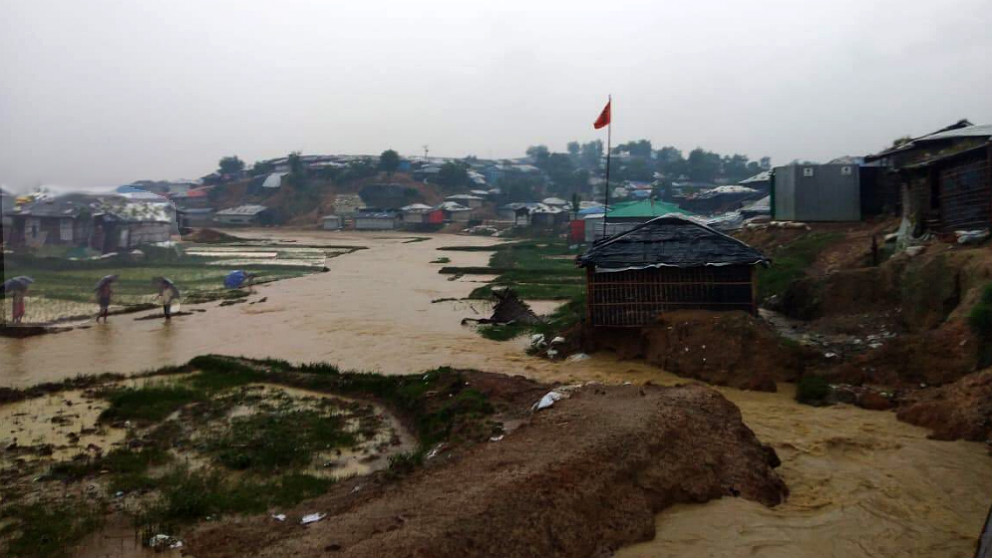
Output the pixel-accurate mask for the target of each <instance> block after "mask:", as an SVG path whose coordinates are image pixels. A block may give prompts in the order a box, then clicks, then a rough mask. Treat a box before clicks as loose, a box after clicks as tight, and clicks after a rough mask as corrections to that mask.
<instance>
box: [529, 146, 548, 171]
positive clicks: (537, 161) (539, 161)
mask: <svg viewBox="0 0 992 558" xmlns="http://www.w3.org/2000/svg"><path fill="white" fill-rule="evenodd" d="M527 156H528V157H530V158H531V159H533V160H534V165H535V166H537V167H538V168H541V169H543V168H544V167H545V165H546V164H547V162H548V157H550V156H551V151H549V150H548V146H546V145H532V146H530V147H528V148H527Z"/></svg>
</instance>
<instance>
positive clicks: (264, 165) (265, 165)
mask: <svg viewBox="0 0 992 558" xmlns="http://www.w3.org/2000/svg"><path fill="white" fill-rule="evenodd" d="M273 169H275V165H273V164H272V163H270V162H269V161H255V164H254V165H252V167H251V174H252V175H253V176H258V175H260V174H269V173H270V172H272V171H273Z"/></svg>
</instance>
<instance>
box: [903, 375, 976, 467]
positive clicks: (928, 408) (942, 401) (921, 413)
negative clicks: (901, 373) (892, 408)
mask: <svg viewBox="0 0 992 558" xmlns="http://www.w3.org/2000/svg"><path fill="white" fill-rule="evenodd" d="M898 416H899V420H902V421H905V422H908V423H910V424H915V425H917V426H922V427H924V428H929V429H930V430H932V431H933V434H932V436H933V438H935V439H937V440H971V441H973V442H987V443H989V444H992V369H986V370H983V371H981V372H975V373H974V374H969V375H967V376H965V377H964V378H961V379H960V380H958V381H956V382H954V383H952V384H948V385H946V386H941V387H938V388H931V389H924V390H920V391H917V392H915V393H913V394H911V395H910V397H909V398H908V400H907V401H904V402H902V408H900V409H899V413H898ZM990 451H992V447H990Z"/></svg>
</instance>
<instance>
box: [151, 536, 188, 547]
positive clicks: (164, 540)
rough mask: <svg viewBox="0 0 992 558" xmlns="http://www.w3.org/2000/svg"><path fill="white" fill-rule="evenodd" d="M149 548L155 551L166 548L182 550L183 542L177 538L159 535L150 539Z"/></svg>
mask: <svg viewBox="0 0 992 558" xmlns="http://www.w3.org/2000/svg"><path fill="white" fill-rule="evenodd" d="M148 546H149V548H152V549H154V550H157V551H161V550H165V549H166V548H182V547H183V541H181V540H179V539H177V538H176V537H170V536H169V535H162V534H159V535H155V536H154V537H152V538H150V539H148Z"/></svg>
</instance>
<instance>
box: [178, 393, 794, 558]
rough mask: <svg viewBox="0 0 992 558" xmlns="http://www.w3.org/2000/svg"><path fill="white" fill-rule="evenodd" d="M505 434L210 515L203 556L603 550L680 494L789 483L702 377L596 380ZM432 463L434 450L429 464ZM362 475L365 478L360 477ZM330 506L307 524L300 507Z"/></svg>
mask: <svg viewBox="0 0 992 558" xmlns="http://www.w3.org/2000/svg"><path fill="white" fill-rule="evenodd" d="M571 394H572V395H571V397H570V398H569V399H564V400H561V401H558V402H557V403H556V404H555V405H554V406H553V407H551V408H550V409H546V410H543V411H539V412H537V413H536V414H535V415H534V416H533V417H532V418H531V419H530V420H529V421H528V422H527V423H525V424H523V425H521V426H520V427H518V428H517V429H516V430H513V431H512V432H510V433H509V434H506V435H505V437H504V438H503V439H502V440H500V441H498V442H489V443H483V444H480V445H476V446H474V447H472V448H470V449H467V450H465V451H464V453H462V454H457V453H456V454H455V455H453V456H450V457H445V456H441V457H437V458H435V460H446V461H445V462H444V463H442V464H439V465H437V466H429V467H427V468H424V469H420V470H418V471H417V472H415V473H413V474H411V475H410V476H408V477H406V478H404V479H403V480H401V481H398V482H396V483H393V484H387V485H385V486H383V487H381V488H379V489H376V488H374V487H373V488H371V489H366V488H365V486H364V485H363V484H357V483H359V482H362V481H360V480H358V479H356V480H355V481H349V482H344V483H341V484H340V485H339V486H338V487H337V489H336V490H335V491H334V492H332V493H331V494H329V495H327V496H324V497H320V498H318V499H316V500H312V501H309V502H307V503H304V504H302V505H301V506H299V507H298V508H297V509H296V510H293V511H291V512H289V513H288V515H289V518H288V519H287V520H286V522H285V523H279V522H277V521H275V520H273V519H271V518H268V517H255V518H247V519H243V520H240V521H237V520H232V521H230V522H224V523H220V524H209V525H205V526H203V527H202V528H201V530H200V531H198V532H196V533H193V534H192V536H191V537H188V538H187V541H186V542H187V545H188V546H187V548H188V551H189V552H190V553H192V554H193V555H195V556H200V557H209V556H335V557H337V556H363V557H372V556H439V557H441V556H457V557H464V556H570V557H578V556H605V555H608V554H610V553H611V552H612V551H614V550H615V549H616V548H618V547H619V546H621V545H622V544H626V543H631V542H635V541H643V540H648V539H650V538H652V537H653V536H654V532H655V526H654V514H655V513H656V512H658V511H659V510H661V509H663V508H666V507H668V506H670V505H672V504H675V503H681V502H686V503H688V502H705V501H707V500H711V499H714V498H720V497H725V496H737V495H739V496H742V497H744V498H747V499H750V500H756V501H758V502H761V503H763V504H766V505H769V506H772V505H775V504H778V503H779V502H781V501H782V499H783V498H784V497H785V495H786V494H787V489H786V487H785V485H784V483H783V482H782V480H781V479H780V478H779V477H778V476H777V475H776V474H775V472H774V471H773V469H772V467H773V466H776V465H777V464H778V458H777V456H776V455H775V453H774V451H773V450H771V449H770V448H767V447H765V446H762V445H761V444H760V443H759V442H758V440H757V438H756V437H755V435H754V433H753V432H751V430H750V429H749V428H748V427H747V426H745V425H744V423H743V422H742V421H741V415H740V412H739V411H738V409H737V408H736V407H735V406H734V405H733V404H732V403H730V402H729V401H727V400H726V399H725V398H724V397H723V396H721V395H720V394H719V393H717V392H716V391H714V390H712V389H709V388H706V387H704V386H701V385H683V386H678V387H672V388H663V387H658V386H650V385H649V386H644V387H639V386H610V387H604V386H598V385H587V386H585V387H583V388H580V389H576V390H574V391H572V392H571ZM429 463H431V462H429ZM356 487H357V488H356ZM318 511H319V512H324V513H327V514H328V516H327V517H326V518H324V519H323V520H322V521H320V522H318V523H315V524H312V525H310V526H307V527H303V526H300V525H299V517H300V514H302V513H310V512H318Z"/></svg>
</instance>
